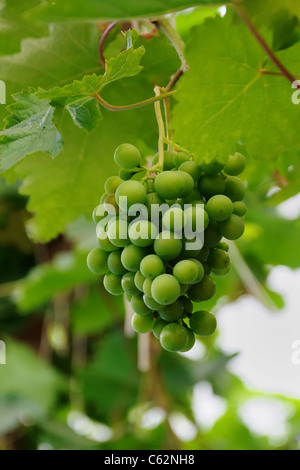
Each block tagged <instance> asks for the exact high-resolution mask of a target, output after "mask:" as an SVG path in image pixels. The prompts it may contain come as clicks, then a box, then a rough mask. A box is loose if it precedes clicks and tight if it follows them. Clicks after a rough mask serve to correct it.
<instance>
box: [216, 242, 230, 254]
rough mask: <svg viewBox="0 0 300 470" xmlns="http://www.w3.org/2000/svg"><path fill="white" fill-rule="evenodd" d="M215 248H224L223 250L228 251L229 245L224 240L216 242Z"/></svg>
mask: <svg viewBox="0 0 300 470" xmlns="http://www.w3.org/2000/svg"><path fill="white" fill-rule="evenodd" d="M217 248H220V250H224V251H227V252H228V251H229V245H228V243H226V242H220V243H218V244H217Z"/></svg>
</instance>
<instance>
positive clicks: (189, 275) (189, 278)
mask: <svg viewBox="0 0 300 470" xmlns="http://www.w3.org/2000/svg"><path fill="white" fill-rule="evenodd" d="M197 275H198V267H197V265H196V263H194V262H193V261H191V260H187V259H186V260H182V261H179V262H178V263H177V264H175V266H174V269H173V276H175V277H176V279H177V281H178V282H180V283H182V284H192V283H193V282H194V281H195V279H196V278H197Z"/></svg>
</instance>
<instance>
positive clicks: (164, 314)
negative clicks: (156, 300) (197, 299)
mask: <svg viewBox="0 0 300 470" xmlns="http://www.w3.org/2000/svg"><path fill="white" fill-rule="evenodd" d="M158 313H159V316H160V318H162V319H163V320H165V321H169V322H173V321H176V320H179V318H181V317H182V314H183V303H182V302H181V300H180V299H177V300H175V302H174V303H172V304H170V305H166V306H165V307H163V308H162V309H160V310H158Z"/></svg>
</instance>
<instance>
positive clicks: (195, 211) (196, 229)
mask: <svg viewBox="0 0 300 470" xmlns="http://www.w3.org/2000/svg"><path fill="white" fill-rule="evenodd" d="M184 222H185V228H186V230H187V231H188V232H190V233H191V232H193V233H200V232H203V230H205V229H206V228H207V226H208V224H209V217H208V214H207V212H206V211H205V210H204V206H203V205H202V204H201V205H200V204H199V205H197V206H192V207H188V208H187V209H185V210H184Z"/></svg>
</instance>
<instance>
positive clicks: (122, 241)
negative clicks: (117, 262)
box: [107, 219, 130, 247]
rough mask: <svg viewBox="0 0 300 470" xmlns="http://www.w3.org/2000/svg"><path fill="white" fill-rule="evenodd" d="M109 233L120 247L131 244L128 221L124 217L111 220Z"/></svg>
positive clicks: (112, 240) (110, 237)
mask: <svg viewBox="0 0 300 470" xmlns="http://www.w3.org/2000/svg"><path fill="white" fill-rule="evenodd" d="M107 235H108V238H109V240H110V241H111V243H112V244H113V245H115V246H118V247H124V246H127V245H129V244H130V240H129V238H128V222H126V220H123V219H116V220H113V221H111V222H110V223H109V224H108V227H107Z"/></svg>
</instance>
